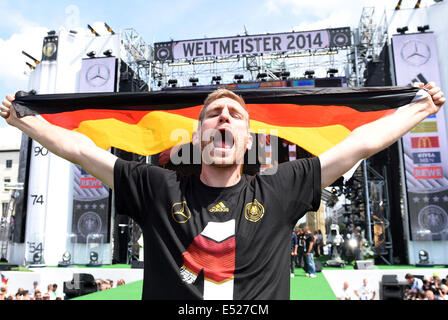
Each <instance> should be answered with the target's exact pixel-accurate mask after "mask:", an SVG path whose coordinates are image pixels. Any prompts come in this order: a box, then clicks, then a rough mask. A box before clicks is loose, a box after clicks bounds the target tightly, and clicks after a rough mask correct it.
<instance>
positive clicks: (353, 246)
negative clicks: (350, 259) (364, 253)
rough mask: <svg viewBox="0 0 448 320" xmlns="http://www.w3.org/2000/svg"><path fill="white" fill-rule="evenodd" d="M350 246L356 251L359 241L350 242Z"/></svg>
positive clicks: (351, 240)
mask: <svg viewBox="0 0 448 320" xmlns="http://www.w3.org/2000/svg"><path fill="white" fill-rule="evenodd" d="M348 245H349V247H350V248H352V249H355V248H356V247H357V246H358V241H357V240H356V239H355V238H351V239H350V240H348Z"/></svg>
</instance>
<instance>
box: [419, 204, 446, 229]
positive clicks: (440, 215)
mask: <svg viewBox="0 0 448 320" xmlns="http://www.w3.org/2000/svg"><path fill="white" fill-rule="evenodd" d="M418 223H419V225H420V227H421V228H422V229H424V230H429V231H431V233H433V234H437V233H441V232H443V231H444V230H445V229H446V228H447V226H448V214H447V213H446V212H445V210H443V209H442V208H441V207H439V206H436V205H429V206H426V207H424V208H423V209H422V210H420V212H419V213H418Z"/></svg>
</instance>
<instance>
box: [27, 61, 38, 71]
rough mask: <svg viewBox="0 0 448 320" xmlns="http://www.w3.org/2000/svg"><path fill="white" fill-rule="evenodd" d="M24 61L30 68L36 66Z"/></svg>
mask: <svg viewBox="0 0 448 320" xmlns="http://www.w3.org/2000/svg"><path fill="white" fill-rule="evenodd" d="M25 63H26V65H27V66H28V67H29V68H30V69H31V70H34V69H36V67H35V66H33V65H32V64H31V63H28V62H25Z"/></svg>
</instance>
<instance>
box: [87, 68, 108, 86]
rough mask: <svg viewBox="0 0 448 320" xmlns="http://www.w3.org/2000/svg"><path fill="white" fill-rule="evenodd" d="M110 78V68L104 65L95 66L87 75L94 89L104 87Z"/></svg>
mask: <svg viewBox="0 0 448 320" xmlns="http://www.w3.org/2000/svg"><path fill="white" fill-rule="evenodd" d="M109 77H110V71H109V68H107V67H106V66H105V65H103V64H99V63H98V64H94V65H93V66H91V67H90V68H89V69H88V70H87V73H86V80H87V82H88V83H89V84H90V85H91V86H93V87H101V86H104V85H105V84H106V83H107V81H108V80H109Z"/></svg>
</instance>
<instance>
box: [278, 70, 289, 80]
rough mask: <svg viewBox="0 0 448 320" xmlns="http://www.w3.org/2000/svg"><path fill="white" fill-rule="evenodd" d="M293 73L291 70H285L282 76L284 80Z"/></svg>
mask: <svg viewBox="0 0 448 320" xmlns="http://www.w3.org/2000/svg"><path fill="white" fill-rule="evenodd" d="M290 75H291V73H290V72H289V71H283V72H282V73H281V74H280V76H281V77H282V80H286V79H288V77H289V76H290Z"/></svg>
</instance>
